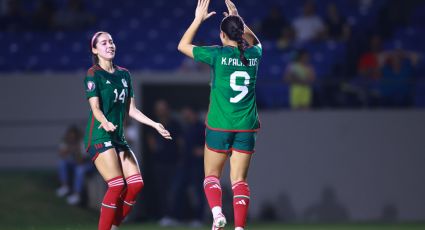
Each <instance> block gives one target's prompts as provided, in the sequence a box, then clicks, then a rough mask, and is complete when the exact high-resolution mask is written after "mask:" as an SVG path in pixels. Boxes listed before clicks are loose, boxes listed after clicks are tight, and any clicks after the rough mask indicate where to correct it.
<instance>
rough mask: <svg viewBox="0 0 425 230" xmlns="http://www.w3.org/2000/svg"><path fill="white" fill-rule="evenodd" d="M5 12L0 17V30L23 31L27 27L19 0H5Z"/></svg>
mask: <svg viewBox="0 0 425 230" xmlns="http://www.w3.org/2000/svg"><path fill="white" fill-rule="evenodd" d="M5 8H6V9H5V13H4V15H2V16H1V17H0V25H1V26H0V30H1V31H7V32H17V31H24V30H25V29H27V27H28V25H27V24H26V20H25V18H26V16H27V14H26V13H25V11H24V9H23V8H22V3H21V1H20V0H9V1H7V2H6V7H5Z"/></svg>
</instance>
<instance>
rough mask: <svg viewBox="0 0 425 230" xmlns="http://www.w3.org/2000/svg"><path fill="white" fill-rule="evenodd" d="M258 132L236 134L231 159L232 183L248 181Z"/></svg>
mask: <svg viewBox="0 0 425 230" xmlns="http://www.w3.org/2000/svg"><path fill="white" fill-rule="evenodd" d="M256 139H257V133H256V132H239V133H236V134H235V138H234V141H233V151H232V156H231V157H230V179H231V181H232V183H234V182H237V181H241V180H246V178H247V175H248V169H249V164H250V162H251V157H252V154H253V153H254V151H255V143H256Z"/></svg>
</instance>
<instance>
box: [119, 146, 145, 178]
mask: <svg viewBox="0 0 425 230" xmlns="http://www.w3.org/2000/svg"><path fill="white" fill-rule="evenodd" d="M119 157H120V161H121V166H122V172H123V174H124V177H125V178H127V177H129V176H132V175H135V174H140V168H139V164H138V162H137V159H136V156H135V155H134V153H133V151H131V149H126V150H123V151H120V153H119Z"/></svg>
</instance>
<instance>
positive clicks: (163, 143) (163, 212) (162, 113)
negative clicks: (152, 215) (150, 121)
mask: <svg viewBox="0 0 425 230" xmlns="http://www.w3.org/2000/svg"><path fill="white" fill-rule="evenodd" d="M154 112H155V119H157V120H158V121H159V122H160V123H161V124H164V125H165V126H166V127H167V129H168V130H169V131H170V132H171V133H173V136H174V140H175V141H172V142H171V141H167V140H165V139H163V138H160V137H159V136H158V135H156V134H155V133H153V132H148V133H147V147H148V151H149V154H150V155H151V156H150V157H151V159H152V161H153V162H152V165H151V166H150V167H151V168H152V172H151V174H152V180H153V183H152V188H151V189H152V190H153V191H154V194H155V195H156V196H155V197H152V198H151V199H155V202H153V203H154V204H155V208H156V209H157V210H156V211H155V212H157V214H158V216H159V217H160V221H159V224H160V225H161V226H170V225H174V224H175V222H174V219H173V218H172V207H171V206H172V203H173V200H172V199H173V198H174V197H173V191H172V185H173V183H174V180H175V178H176V173H177V167H178V165H179V164H181V152H180V146H181V127H180V125H179V123H178V122H177V121H176V120H175V119H174V118H173V117H172V114H171V111H170V107H169V105H168V102H167V101H165V100H163V99H161V100H158V101H156V102H155V105H154Z"/></svg>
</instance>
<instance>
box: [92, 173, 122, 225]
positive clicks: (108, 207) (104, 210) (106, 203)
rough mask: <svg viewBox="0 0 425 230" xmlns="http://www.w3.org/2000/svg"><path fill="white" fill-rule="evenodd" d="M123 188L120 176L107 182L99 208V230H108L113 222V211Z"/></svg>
mask: <svg viewBox="0 0 425 230" xmlns="http://www.w3.org/2000/svg"><path fill="white" fill-rule="evenodd" d="M123 188H124V180H123V178H122V176H117V177H115V178H112V179H110V180H108V190H107V191H106V194H105V196H104V197H103V201H102V207H101V208H100V218H99V228H98V229H99V230H110V229H111V226H112V222H113V221H114V217H115V211H116V209H117V203H118V200H119V197H120V195H121V192H122V190H123Z"/></svg>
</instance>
